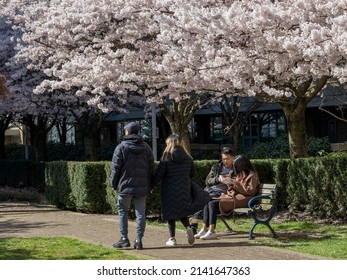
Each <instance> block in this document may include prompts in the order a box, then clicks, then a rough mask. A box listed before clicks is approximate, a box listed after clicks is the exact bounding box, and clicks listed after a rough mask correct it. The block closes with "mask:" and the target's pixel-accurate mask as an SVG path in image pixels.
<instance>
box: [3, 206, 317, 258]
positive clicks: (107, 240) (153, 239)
mask: <svg viewBox="0 0 347 280" xmlns="http://www.w3.org/2000/svg"><path fill="white" fill-rule="evenodd" d="M129 231H130V233H129V239H130V240H131V241H133V239H134V236H135V234H134V232H135V224H134V223H133V222H130V223H129ZM32 236H68V237H75V238H78V239H80V240H84V241H87V242H89V243H93V244H100V245H103V246H105V247H109V248H112V244H113V243H114V242H115V241H116V240H118V239H119V231H118V219H117V216H116V215H96V214H83V213H76V212H71V211H63V210H59V209H57V208H54V207H50V206H39V205H30V204H24V203H0V238H5V237H32ZM257 238H262V237H257ZM167 239H168V230H167V228H165V227H163V228H160V227H154V226H147V227H146V233H145V237H144V238H143V244H144V250H141V251H138V250H134V249H132V248H127V249H124V250H125V251H126V252H127V253H129V254H134V255H141V256H143V257H145V258H147V259H161V260H211V259H219V260H230V259H232V260H270V259H271V260H301V259H302V260H315V259H322V258H320V257H316V256H312V255H307V254H301V253H295V252H291V251H287V250H283V249H275V248H269V247H265V246H259V245H256V244H253V243H251V242H249V241H248V239H247V234H246V233H242V234H240V233H239V234H233V235H226V234H224V235H221V236H220V238H219V239H218V240H209V241H207V240H206V241H203V240H196V242H195V243H194V245H188V244H187V240H186V236H185V232H184V231H177V233H176V239H177V242H178V244H179V245H178V246H177V247H174V248H168V247H166V246H165V242H166V241H167Z"/></svg>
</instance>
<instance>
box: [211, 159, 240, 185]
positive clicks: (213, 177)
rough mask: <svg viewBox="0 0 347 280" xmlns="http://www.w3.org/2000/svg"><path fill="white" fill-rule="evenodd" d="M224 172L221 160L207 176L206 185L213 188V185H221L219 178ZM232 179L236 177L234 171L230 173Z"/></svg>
mask: <svg viewBox="0 0 347 280" xmlns="http://www.w3.org/2000/svg"><path fill="white" fill-rule="evenodd" d="M222 170H223V162H222V161H221V160H220V161H218V162H217V163H215V164H214V165H213V166H212V168H211V170H210V172H209V173H208V175H207V176H206V180H205V184H206V186H207V187H212V186H213V185H217V184H219V183H220V181H219V179H218V177H219V175H220V174H221V173H222ZM230 176H231V177H235V174H234V169H232V170H231V172H230Z"/></svg>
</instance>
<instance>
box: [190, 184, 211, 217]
mask: <svg viewBox="0 0 347 280" xmlns="http://www.w3.org/2000/svg"><path fill="white" fill-rule="evenodd" d="M191 189H192V202H191V211H192V214H194V213H196V212H197V211H199V210H202V209H203V208H204V207H205V205H206V204H207V203H208V202H209V201H210V200H211V197H210V195H209V194H208V192H206V191H205V190H204V189H203V188H201V187H200V186H199V185H198V184H196V183H195V182H194V181H191Z"/></svg>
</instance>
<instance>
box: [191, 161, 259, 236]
mask: <svg viewBox="0 0 347 280" xmlns="http://www.w3.org/2000/svg"><path fill="white" fill-rule="evenodd" d="M233 166H234V171H235V174H236V178H235V179H231V186H230V187H229V189H228V191H227V194H224V195H222V196H220V197H215V198H213V199H212V200H211V201H210V202H209V203H208V204H207V205H206V206H205V208H204V213H203V222H204V226H203V228H202V229H201V230H200V232H199V233H198V234H196V235H195V238H200V239H203V240H208V239H217V234H216V233H215V228H216V222H217V215H218V214H220V213H221V214H223V215H225V216H229V215H230V214H231V213H232V212H233V210H234V209H235V208H240V207H248V201H249V200H250V199H251V198H252V197H253V196H254V195H255V194H256V193H257V190H258V186H259V177H258V173H257V171H256V170H255V168H254V166H253V164H252V163H251V161H250V160H249V159H248V158H247V157H246V156H243V155H239V156H236V157H235V159H234V162H233Z"/></svg>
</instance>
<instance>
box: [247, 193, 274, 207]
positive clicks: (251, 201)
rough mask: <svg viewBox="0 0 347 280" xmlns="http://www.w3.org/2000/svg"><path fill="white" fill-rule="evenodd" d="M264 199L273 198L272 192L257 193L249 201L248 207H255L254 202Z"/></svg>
mask: <svg viewBox="0 0 347 280" xmlns="http://www.w3.org/2000/svg"><path fill="white" fill-rule="evenodd" d="M262 199H272V194H263V195H256V196H254V197H252V198H251V200H250V201H248V207H249V208H253V205H254V202H255V201H258V200H262Z"/></svg>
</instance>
